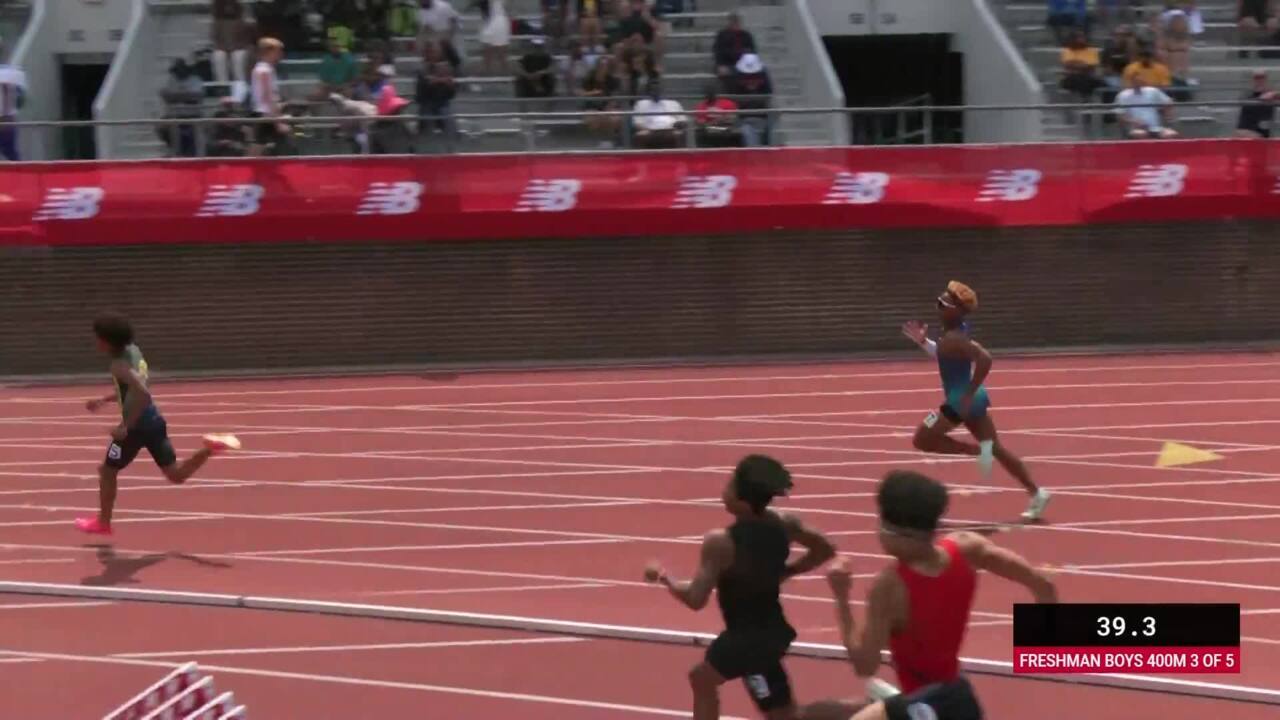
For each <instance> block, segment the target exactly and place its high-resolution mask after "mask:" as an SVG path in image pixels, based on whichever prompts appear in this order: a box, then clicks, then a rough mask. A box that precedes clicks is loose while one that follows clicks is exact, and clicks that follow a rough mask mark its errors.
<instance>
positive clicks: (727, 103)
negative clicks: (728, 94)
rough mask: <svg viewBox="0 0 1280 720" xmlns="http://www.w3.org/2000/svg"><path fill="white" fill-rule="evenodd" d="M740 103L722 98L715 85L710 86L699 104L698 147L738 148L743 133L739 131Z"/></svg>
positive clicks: (696, 119)
mask: <svg viewBox="0 0 1280 720" xmlns="http://www.w3.org/2000/svg"><path fill="white" fill-rule="evenodd" d="M737 109H738V103H736V102H734V101H732V100H730V99H728V98H722V97H720V93H719V92H718V91H717V89H716V86H715V85H708V86H707V91H706V95H705V96H704V97H703V100H702V102H700V103H698V107H697V109H696V114H695V115H694V118H695V121H696V122H697V124H698V131H697V140H698V147H738V146H740V145H742V133H741V132H740V131H739V130H738V115H737V113H736V111H737Z"/></svg>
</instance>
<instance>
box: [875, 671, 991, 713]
mask: <svg viewBox="0 0 1280 720" xmlns="http://www.w3.org/2000/svg"><path fill="white" fill-rule="evenodd" d="M884 709H885V714H886V715H887V716H888V718H889V720H982V718H983V715H982V706H981V705H979V704H978V696H977V695H976V694H974V692H973V686H972V685H970V684H969V681H968V680H966V679H965V678H963V677H961V678H957V679H955V680H952V681H951V682H947V683H937V684H935V685H928V686H925V687H922V688H920V689H919V690H916V691H915V692H912V693H908V694H905V695H895V696H893V697H891V698H889V699H888V700H886V701H885V702H884Z"/></svg>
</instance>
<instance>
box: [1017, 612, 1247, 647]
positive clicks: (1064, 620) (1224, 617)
mask: <svg viewBox="0 0 1280 720" xmlns="http://www.w3.org/2000/svg"><path fill="white" fill-rule="evenodd" d="M1013 644H1014V646H1015V647H1238V646H1239V645H1240V606H1239V605H1231V604H1194V603H1174V604H1138V603H1135V604H1095V603H1079V604H1056V605H1048V604H1046V605H1030V604H1019V605H1014V606H1013Z"/></svg>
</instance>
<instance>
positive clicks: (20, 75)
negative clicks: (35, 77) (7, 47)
mask: <svg viewBox="0 0 1280 720" xmlns="http://www.w3.org/2000/svg"><path fill="white" fill-rule="evenodd" d="M2 57H4V39H3V38H0V58H2ZM26 100H27V78H26V73H24V72H22V70H21V69H20V68H16V67H14V66H12V65H10V64H9V63H7V62H0V157H4V158H5V159H7V160H9V161H10V162H18V128H17V127H16V126H15V125H14V124H13V123H15V122H17V120H18V111H19V110H21V109H22V106H23V105H24V104H25V103H26Z"/></svg>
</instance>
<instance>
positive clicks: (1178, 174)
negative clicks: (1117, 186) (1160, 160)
mask: <svg viewBox="0 0 1280 720" xmlns="http://www.w3.org/2000/svg"><path fill="white" fill-rule="evenodd" d="M1187 172H1188V168H1187V166H1186V165H1174V164H1170V165H1139V166H1138V171H1137V172H1136V173H1134V174H1133V179H1132V180H1130V181H1129V190H1128V192H1126V193H1125V194H1124V196H1125V197H1127V198H1144V197H1145V198H1152V197H1173V196H1175V195H1181V194H1182V189H1183V188H1184V187H1186V184H1187Z"/></svg>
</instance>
